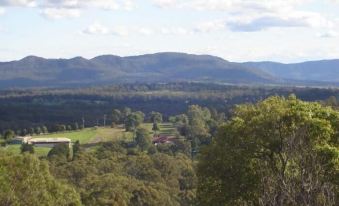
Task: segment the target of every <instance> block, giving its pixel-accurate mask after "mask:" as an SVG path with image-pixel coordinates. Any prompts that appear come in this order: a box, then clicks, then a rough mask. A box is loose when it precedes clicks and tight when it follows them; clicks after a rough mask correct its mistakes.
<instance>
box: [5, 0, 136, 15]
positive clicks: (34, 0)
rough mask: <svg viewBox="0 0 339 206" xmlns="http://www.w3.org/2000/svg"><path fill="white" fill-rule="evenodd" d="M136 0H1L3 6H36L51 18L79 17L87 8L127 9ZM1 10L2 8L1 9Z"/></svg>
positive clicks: (130, 8) (131, 7)
mask: <svg viewBox="0 0 339 206" xmlns="http://www.w3.org/2000/svg"><path fill="white" fill-rule="evenodd" d="M134 1H135V0H0V6H3V7H36V8H39V9H40V13H41V14H42V15H43V16H45V17H48V18H51V19H61V18H74V17H79V16H80V14H81V11H82V10H85V9H92V8H96V9H103V10H126V11H130V10H133V9H134V8H135V3H134ZM0 12H1V10H0Z"/></svg>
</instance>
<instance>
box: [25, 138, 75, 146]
mask: <svg viewBox="0 0 339 206" xmlns="http://www.w3.org/2000/svg"><path fill="white" fill-rule="evenodd" d="M27 143H28V144H32V145H34V146H37V147H54V146H55V145H57V144H68V145H69V146H71V140H70V139H68V138H64V137H60V138H31V139H29V140H28V141H27Z"/></svg>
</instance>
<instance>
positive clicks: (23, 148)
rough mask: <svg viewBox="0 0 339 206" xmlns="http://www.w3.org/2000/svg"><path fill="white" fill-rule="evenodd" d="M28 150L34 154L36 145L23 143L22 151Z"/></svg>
mask: <svg viewBox="0 0 339 206" xmlns="http://www.w3.org/2000/svg"><path fill="white" fill-rule="evenodd" d="M25 152H28V153H30V154H34V147H33V145H32V144H27V143H23V144H22V145H21V153H25Z"/></svg>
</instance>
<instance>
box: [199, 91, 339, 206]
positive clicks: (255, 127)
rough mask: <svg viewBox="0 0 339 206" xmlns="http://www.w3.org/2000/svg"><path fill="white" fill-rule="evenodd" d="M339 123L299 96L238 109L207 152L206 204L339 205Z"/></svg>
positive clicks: (203, 171) (202, 191)
mask: <svg viewBox="0 0 339 206" xmlns="http://www.w3.org/2000/svg"><path fill="white" fill-rule="evenodd" d="M338 122H339V113H338V112H336V111H334V110H332V109H331V108H328V107H322V106H321V105H320V104H318V103H306V102H302V101H300V100H298V99H296V97H295V96H290V97H289V98H288V99H284V98H281V97H271V98H268V99H266V100H264V101H262V102H259V103H257V104H255V105H252V104H247V105H241V106H237V107H236V109H235V111H234V117H233V118H232V119H231V120H230V121H228V122H227V123H226V124H225V125H224V126H222V127H221V128H220V129H219V133H218V136H217V138H216V139H215V141H214V142H213V143H212V144H211V145H210V146H208V147H207V148H205V149H204V150H203V151H202V154H201V159H200V161H199V164H198V176H199V187H198V195H197V196H198V199H199V203H200V205H209V204H210V205H336V204H337V202H336V201H337V200H336V198H337V197H338V194H339V193H338V192H339V191H338V185H339V173H338V171H339V170H338V168H339V150H338V146H339V144H338V134H339V125H338Z"/></svg>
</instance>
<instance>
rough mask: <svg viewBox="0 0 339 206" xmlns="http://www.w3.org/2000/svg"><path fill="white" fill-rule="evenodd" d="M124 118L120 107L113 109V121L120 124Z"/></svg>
mask: <svg viewBox="0 0 339 206" xmlns="http://www.w3.org/2000/svg"><path fill="white" fill-rule="evenodd" d="M122 118H123V114H122V113H121V112H120V110H118V109H114V110H113V111H112V122H113V123H115V124H120V123H121V119H122Z"/></svg>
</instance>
